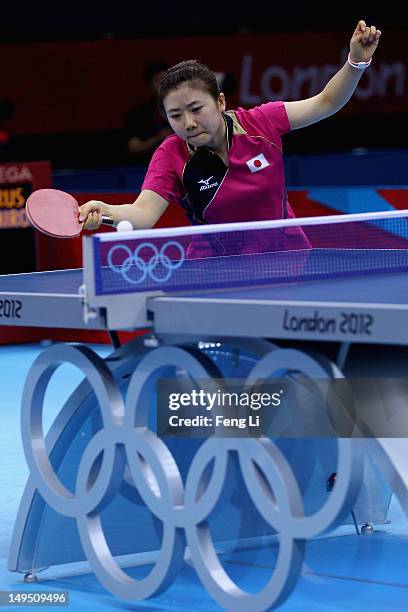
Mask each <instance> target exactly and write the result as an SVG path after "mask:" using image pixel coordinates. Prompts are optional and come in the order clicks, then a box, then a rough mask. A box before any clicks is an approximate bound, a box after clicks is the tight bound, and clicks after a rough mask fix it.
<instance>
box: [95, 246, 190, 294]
mask: <svg viewBox="0 0 408 612" xmlns="http://www.w3.org/2000/svg"><path fill="white" fill-rule="evenodd" d="M170 248H175V249H176V250H177V251H178V253H179V259H177V260H176V261H173V260H171V259H170V257H168V255H166V251H168V249H170ZM143 249H149V250H151V251H152V253H153V254H152V255H151V257H150V258H149V259H148V261H145V260H144V259H143V258H142V257H141V256H140V253H141V251H142V250H143ZM120 252H124V254H125V256H126V258H125V259H124V261H123V262H122V263H121V264H120V265H119V264H115V263H114V261H113V257H114V255H115V254H117V253H120ZM107 259H108V266H109V268H110V269H111V270H112V271H113V272H115V273H117V274H120V275H121V276H122V277H123V278H124V280H126V281H127V282H128V283H130V284H132V285H138V284H140V283H142V282H143V281H144V280H145V279H146V277H148V278H150V279H151V280H152V281H154V282H156V283H164V282H166V281H168V280H169V278H170V277H171V275H172V273H173V270H177V268H180V266H182V265H183V262H184V260H185V250H184V248H183V246H182V245H181V244H180V243H178V242H176V241H175V240H169V241H167V242H166V243H165V244H163V246H162V247H161V249H160V251H159V249H158V248H157V246H156V245H155V244H153V243H152V242H142V243H141V244H139V245H138V246H137V247H136V249H135V250H134V251H133V252H132V250H131V249H130V248H129V247H128V246H127V245H126V244H117V245H114V246H113V247H111V248H110V249H109V251H108V257H107ZM160 265H161V266H162V267H163V268H164V274H162V275H158V274H157V273H156V272H155V270H156V269H158V268H159V266H160ZM130 270H132V271H133V272H135V271H136V272H137V273H138V275H136V277H134V276H130V274H129V272H130Z"/></svg>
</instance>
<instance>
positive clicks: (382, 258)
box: [91, 211, 408, 295]
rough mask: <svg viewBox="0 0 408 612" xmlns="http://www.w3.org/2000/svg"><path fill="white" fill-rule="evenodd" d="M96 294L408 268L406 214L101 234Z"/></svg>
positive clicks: (95, 243)
mask: <svg viewBox="0 0 408 612" xmlns="http://www.w3.org/2000/svg"><path fill="white" fill-rule="evenodd" d="M91 239H92V240H93V267H94V276H95V292H96V294H97V295H105V294H116V293H130V292H140V291H157V290H163V291H168V292H172V291H183V292H185V291H199V290H201V289H203V290H204V289H211V288H213V289H225V288H229V287H243V286H246V287H248V286H249V287H250V286H259V285H270V284H275V283H283V282H296V281H303V280H316V279H324V278H335V277H341V276H355V275H367V274H380V273H388V272H404V271H408V211H390V212H385V213H363V214H359V215H337V216H331V217H314V218H307V219H287V220H284V221H262V222H251V223H234V224H232V223H231V224H223V225H207V226H194V227H185V228H184V227H183V228H166V229H156V230H154V229H153V230H140V231H137V230H136V231H133V232H126V233H122V234H120V233H115V234H112V233H108V234H99V235H95V236H93V237H92V238H91Z"/></svg>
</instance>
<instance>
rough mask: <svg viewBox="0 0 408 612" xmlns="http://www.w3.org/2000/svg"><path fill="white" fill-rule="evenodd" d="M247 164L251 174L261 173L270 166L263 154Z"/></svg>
mask: <svg viewBox="0 0 408 612" xmlns="http://www.w3.org/2000/svg"><path fill="white" fill-rule="evenodd" d="M246 164H247V166H248V168H249V169H250V171H251V172H259V170H263V169H264V168H266V167H267V166H269V165H270V164H269V162H268V160H267V159H266V157H265V155H264V154H263V153H260V154H259V155H257V156H256V157H253V158H252V159H249V160H248V161H247V163H246Z"/></svg>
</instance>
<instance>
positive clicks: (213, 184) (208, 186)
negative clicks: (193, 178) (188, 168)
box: [198, 176, 218, 191]
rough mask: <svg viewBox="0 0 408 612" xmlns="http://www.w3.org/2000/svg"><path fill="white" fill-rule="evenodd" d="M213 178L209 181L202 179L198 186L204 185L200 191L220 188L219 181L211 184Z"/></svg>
mask: <svg viewBox="0 0 408 612" xmlns="http://www.w3.org/2000/svg"><path fill="white" fill-rule="evenodd" d="M212 178H213V177H212V176H210V177H209V178H208V179H201V181H198V184H200V183H203V184H202V185H201V187H200V191H204V190H205V189H211V188H212V187H218V182H217V181H215V182H214V183H211V184H210V181H211V179H212Z"/></svg>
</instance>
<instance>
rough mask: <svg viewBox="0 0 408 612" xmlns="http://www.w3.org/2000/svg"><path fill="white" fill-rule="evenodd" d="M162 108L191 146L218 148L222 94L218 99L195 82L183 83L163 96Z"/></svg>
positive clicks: (221, 139)
mask: <svg viewBox="0 0 408 612" xmlns="http://www.w3.org/2000/svg"><path fill="white" fill-rule="evenodd" d="M163 103H164V108H165V111H166V114H167V119H168V121H169V123H170V125H171V127H172V128H173V130H174V132H175V133H176V134H177V136H180V138H183V140H185V141H186V142H187V143H188V144H191V145H192V146H193V147H209V148H212V149H217V148H219V147H220V146H221V145H222V143H223V142H224V135H225V122H224V120H223V118H222V114H221V113H222V112H224V111H225V98H224V94H220V97H219V99H218V100H217V101H215V100H214V98H213V97H212V96H211V95H210V94H209V93H208V92H207V91H204V90H203V89H201V88H200V87H197V86H196V85H194V84H190V83H183V84H182V85H179V87H177V89H173V90H172V91H170V92H169V93H168V94H167V96H166V97H165V99H164V101H163Z"/></svg>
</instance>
